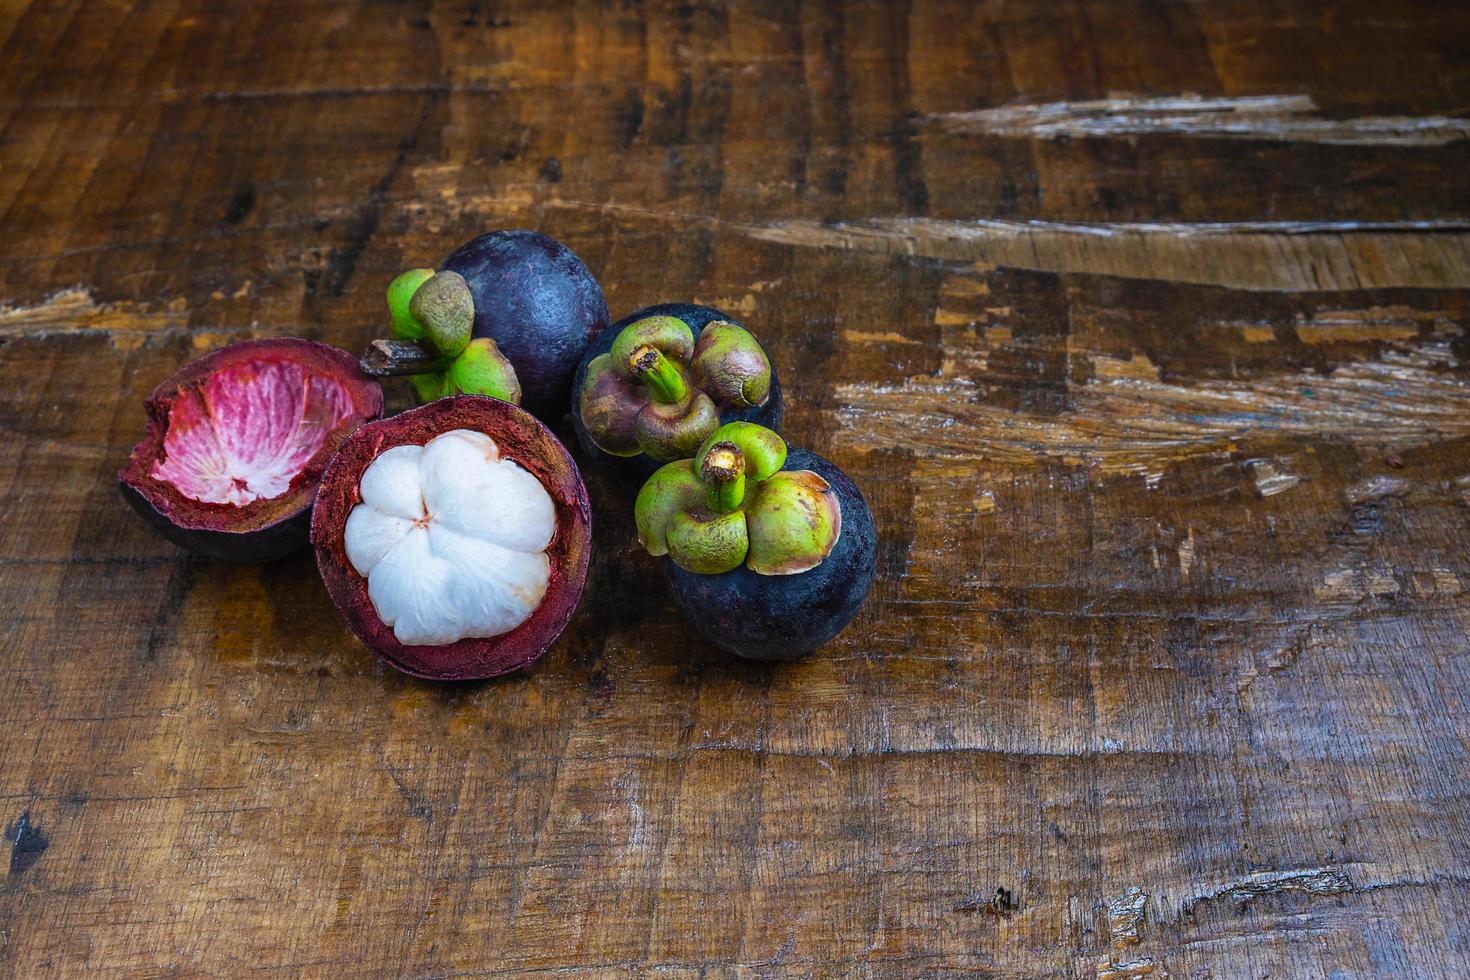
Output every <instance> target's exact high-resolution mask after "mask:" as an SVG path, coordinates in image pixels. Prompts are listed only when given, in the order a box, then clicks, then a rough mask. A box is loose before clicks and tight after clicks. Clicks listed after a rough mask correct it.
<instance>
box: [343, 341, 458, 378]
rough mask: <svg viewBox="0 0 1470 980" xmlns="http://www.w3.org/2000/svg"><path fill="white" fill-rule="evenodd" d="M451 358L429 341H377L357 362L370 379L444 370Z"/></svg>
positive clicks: (369, 346) (370, 345)
mask: <svg viewBox="0 0 1470 980" xmlns="http://www.w3.org/2000/svg"><path fill="white" fill-rule="evenodd" d="M450 360H451V359H450V358H447V357H444V356H443V355H441V354H440V353H439V352H438V351H436V350H434V349H433V348H432V347H430V346H429V345H428V344H423V343H420V342H418V341H416V340H375V341H373V342H372V343H371V344H369V345H368V349H367V353H365V354H363V355H362V358H361V359H360V360H359V361H358V362H357V364H358V366H359V367H361V368H362V373H363V374H365V375H367V376H368V377H370V378H391V377H395V376H397V375H401V374H427V373H428V372H430V371H443V370H444V369H445V368H447V367H448V366H449V363H450Z"/></svg>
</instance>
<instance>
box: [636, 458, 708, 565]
mask: <svg viewBox="0 0 1470 980" xmlns="http://www.w3.org/2000/svg"><path fill="white" fill-rule="evenodd" d="M703 500H704V484H703V483H701V482H700V480H699V476H698V474H696V473H695V472H694V461H693V460H692V459H680V460H676V461H674V462H672V463H668V464H666V465H664V466H661V467H659V469H658V470H657V471H656V472H655V473H654V474H653V476H650V477H649V478H648V482H647V483H645V484H643V488H642V489H641V490H639V491H638V499H637V500H636V501H634V502H633V520H634V523H635V524H637V526H638V543H639V544H641V545H643V547H644V548H645V549H647V550H648V553H649V554H650V555H655V556H657V555H666V554H668V553H669V549H668V544H667V535H668V527H669V522H670V520H671V519H672V518H673V516H674V515H675V514H677V513H679V512H681V511H686V510H689V509H692V508H694V507H698V506H699V505H700V504H701V503H702V502H703Z"/></svg>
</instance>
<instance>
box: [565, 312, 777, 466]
mask: <svg viewBox="0 0 1470 980" xmlns="http://www.w3.org/2000/svg"><path fill="white" fill-rule="evenodd" d="M770 388H771V365H770V361H769V359H768V358H767V357H766V353H765V351H764V350H763V349H762V348H761V345H760V343H759V342H758V341H757V340H756V339H755V337H754V336H752V335H751V333H750V332H749V331H748V330H746V329H745V328H744V327H741V326H739V325H738V324H734V323H726V322H723V321H720V322H715V323H710V324H708V325H707V326H706V327H705V328H704V330H703V332H701V333H700V335H699V339H698V342H696V341H695V338H694V331H693V330H692V329H691V328H690V327H689V324H687V323H685V322H684V321H683V320H681V319H679V318H678V317H673V316H648V317H643V318H642V319H641V320H635V321H634V322H633V323H630V324H628V326H626V327H624V328H623V329H622V330H620V331H619V332H618V335H617V336H616V337H614V338H613V342H612V346H611V347H610V348H609V350H608V352H607V353H606V354H602V355H600V356H598V357H595V358H593V359H592V362H591V363H590V364H589V365H588V366H587V376H586V380H585V381H584V382H583V385H582V388H581V390H580V391H579V392H578V409H577V410H578V413H579V414H580V415H581V418H582V424H583V425H584V426H585V427H586V429H587V433H588V435H590V436H591V437H592V440H593V442H595V443H597V445H598V446H599V447H601V448H602V450H603V451H604V452H607V453H610V454H612V455H614V456H636V455H638V454H639V453H646V454H647V455H648V456H650V457H652V458H653V459H656V460H673V459H681V458H683V457H686V456H689V455H690V454H691V453H692V451H693V448H694V446H696V445H698V444H699V443H700V442H702V441H704V440H705V439H706V438H707V437H708V436H709V434H710V433H711V432H713V431H714V430H715V428H716V427H717V426H718V425H719V418H720V413H721V412H722V411H724V410H728V409H742V408H751V407H754V406H758V405H763V404H765V403H766V401H767V400H768V399H769V398H770Z"/></svg>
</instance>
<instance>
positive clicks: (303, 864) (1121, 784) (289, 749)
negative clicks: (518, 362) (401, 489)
mask: <svg viewBox="0 0 1470 980" xmlns="http://www.w3.org/2000/svg"><path fill="white" fill-rule="evenodd" d="M1467 51H1470V6H1467V5H1464V4H1449V3H1439V2H1433V0H1423V2H1408V3H1391V4H1384V3H1372V2H1363V0H1342V2H1338V3H1333V4H1319V3H1313V2H1309V0H1280V2H1274V3H1269V4H1268V3H1247V2H1242V0H1217V2H1210V3H1205V2H1197V3H1162V2H1153V0H1114V2H1102V0H1070V2H1054V0H1029V2H1028V0H986V2H981V3H971V2H961V0H955V2H943V0H911V2H894V3H876V2H869V3H852V4H844V3H841V2H837V0H829V2H819V0H810V2H805V3H800V4H795V3H786V2H776V0H771V2H767V3H754V2H752V3H738V4H730V5H729V6H726V5H724V4H722V3H718V2H708V3H705V2H701V3H691V4H684V5H672V4H661V3H654V2H647V3H638V2H626V3H620V4H607V5H602V4H598V3H594V2H582V3H577V4H574V5H566V6H562V5H557V6H555V7H547V6H545V5H543V4H542V3H539V2H535V0H527V2H523V3H505V4H489V3H479V2H469V0H460V2H447V3H442V4H432V5H431V4H428V3H417V2H401V3H390V2H359V3H327V2H320V0H318V2H286V0H279V2H258V3H257V2H246V0H225V2H221V0H209V2H205V0H158V2H147V3H141V2H140V3H130V2H125V0H115V2H96V0H45V2H43V0H36V2H33V3H26V2H22V0H4V2H0V66H3V69H0V423H3V432H4V438H3V440H0V651H3V658H0V823H3V824H4V825H5V827H6V843H5V850H6V851H8V869H7V870H6V871H5V876H4V877H3V878H0V974H8V975H14V976H24V977H46V976H61V975H76V974H80V973H83V972H89V971H91V972H96V973H108V974H132V975H144V974H146V975H154V974H170V975H172V974H183V975H193V974H214V975H221V974H223V975H243V974H247V973H256V972H260V973H265V974H273V975H293V974H298V973H307V974H314V975H321V976H343V975H363V976H393V975H400V974H401V975H411V976H448V975H456V976H458V975H495V974H499V973H507V974H517V973H534V972H540V971H556V970H567V971H572V972H578V973H587V974H590V975H598V974H605V975H614V974H622V973H625V972H627V971H629V970H631V971H635V972H643V971H653V970H658V971H660V972H661V973H666V974H669V975H675V976H682V975H689V976H694V975H707V974H716V975H719V974H725V973H742V974H748V975H811V974H816V975H830V974H857V975H874V976H895V975H919V974H922V975H933V976H943V975H958V974H968V973H982V974H983V973H992V974H995V975H1002V976H1042V975H1047V976H1080V977H1098V978H1125V977H1126V978H1141V977H1164V976H1173V977H1227V976H1252V977H1264V976H1272V977H1298V976H1327V975H1332V976H1355V977H1356V976H1373V975H1379V976H1464V975H1466V974H1467V972H1470V932H1467V926H1466V923H1467V922H1470V640H1467V628H1470V366H1467V358H1470V333H1467V331H1470V182H1467V181H1466V179H1465V175H1466V174H1467V173H1470V57H1467ZM508 226H530V227H536V228H539V229H541V230H543V231H545V232H547V233H549V234H552V235H555V236H557V237H559V238H562V239H564V240H565V241H567V242H568V243H570V244H571V245H572V246H573V247H574V248H575V249H576V250H577V251H578V252H579V253H580V254H581V255H582V256H583V257H584V258H585V259H586V260H587V262H588V264H589V265H590V267H591V268H592V269H593V270H594V272H595V273H596V274H597V275H598V276H599V277H600V279H601V281H602V282H603V284H604V286H605V289H606V292H607V296H608V300H609V304H610V306H611V307H612V309H613V312H614V315H621V314H622V313H625V312H628V311H629V310H631V309H632V308H634V307H636V306H639V305H642V304H645V303H650V302H655V301H660V300H696V301H699V302H706V303H712V304H716V305H719V306H721V307H724V308H725V309H727V310H729V311H730V312H731V313H734V314H736V315H739V316H741V317H742V318H744V319H745V320H746V321H747V322H749V323H750V324H751V325H752V326H753V327H754V328H756V329H757V330H758V331H759V332H760V333H761V335H762V336H763V337H764V338H765V339H766V341H767V344H768V346H769V347H770V349H771V350H772V352H773V354H774V356H775V357H776V358H777V359H778V362H779V363H780V365H781V370H782V375H783V378H784V379H785V380H786V382H787V384H788V389H787V392H788V402H789V416H788V420H789V426H788V430H787V434H788V436H789V438H791V439H792V441H794V442H797V443H799V444H805V445H808V446H811V447H813V448H815V449H817V450H819V451H821V452H823V453H825V454H828V455H830V456H831V457H832V458H834V459H835V460H837V461H838V462H839V463H840V464H841V465H843V466H844V467H845V468H847V469H848V470H849V472H850V473H851V474H852V475H853V476H854V478H855V479H856V480H857V482H858V483H859V484H860V485H861V486H862V487H863V488H864V490H865V492H866V493H867V495H868V498H869V500H870V502H871V503H872V505H873V508H874V511H875V515H876V517H877V521H878V524H879V526H880V530H881V533H882V535H883V545H882V549H881V556H880V580H879V582H878V584H877V586H876V587H875V590H874V594H873V596H872V598H871V601H870V603H869V605H868V606H867V607H866V609H865V611H864V612H863V614H862V615H861V616H860V617H859V619H858V620H857V621H856V623H855V624H854V625H853V626H852V627H851V628H850V630H849V631H848V632H847V633H845V634H844V635H843V636H842V637H841V638H840V639H839V640H838V641H836V642H835V643H833V644H832V645H831V646H830V647H829V648H828V649H826V650H825V651H823V652H822V653H820V654H818V655H816V656H813V657H812V658H810V659H808V660H806V661H804V662H801V663H796V664H790V665H785V666H778V667H765V666H757V665H749V664H743V663H738V662H733V661H731V660H730V659H727V658H725V657H723V656H721V655H719V654H717V653H716V652H715V651H713V650H711V649H710V648H708V647H707V646H705V645H704V644H702V643H701V642H700V641H699V640H698V639H697V638H696V637H695V635H694V634H693V633H692V632H691V631H690V630H689V629H687V628H686V627H685V626H684V625H683V624H682V623H681V622H680V621H679V620H678V618H677V617H676V615H675V614H674V613H673V611H672V609H671V607H670V605H669V603H668V602H667V601H666V600H665V599H664V598H663V595H662V592H661V588H660V587H659V585H658V580H657V579H656V577H655V573H654V566H653V565H652V563H651V562H650V561H649V560H648V559H646V558H644V557H642V556H641V555H640V554H639V553H638V551H637V549H636V547H635V545H634V543H633V540H632V534H631V528H630V524H631V522H630V520H629V514H628V503H629V502H628V499H627V497H626V496H623V495H620V494H619V492H617V491H616V490H615V489H614V488H613V487H611V486H610V485H608V484H606V483H604V482H601V481H597V480H593V481H592V482H591V489H592V492H593V495H594V499H595V501H596V516H597V546H598V553H597V557H596V561H595V565H594V569H593V573H592V577H591V580H590V582H589V588H588V591H587V594H586V596H585V598H584V601H583V604H582V607H581V610H580V612H579V614H578V615H577V617H576V619H575V620H574V621H573V623H572V626H571V627H570V629H569V630H568V632H567V634H566V635H565V637H564V638H563V639H562V641H561V642H559V643H558V644H557V646H556V647H555V648H554V649H553V650H552V651H551V653H550V654H549V655H548V656H547V658H546V659H545V660H544V661H543V662H542V663H541V665H540V666H539V667H538V668H537V669H536V670H535V671H534V672H533V673H531V674H530V675H529V676H522V677H517V678H512V679H508V680H504V681H500V682H492V683H484V684H471V685H461V686H443V685H434V684H427V683H419V682H415V681H413V680H410V679H407V678H404V677H400V676H397V675H396V674H393V673H390V672H387V671H385V670H384V669H382V668H381V667H378V666H377V665H375V663H374V662H373V660H372V659H371V657H370V656H369V655H368V654H367V653H366V652H365V651H364V650H363V649H362V648H361V647H359V646H358V645H357V643H356V642H354V640H353V639H352V637H351V636H350V635H349V633H348V631H347V629H346V628H345V627H344V626H343V625H342V624H341V623H340V621H339V620H338V619H337V617H336V616H335V614H334V612H333V610H332V608H331V606H330V603H329V602H328V600H327V598H326V596H325V594H324V592H323V590H322V589H321V588H320V585H319V582H318V579H317V575H316V571H315V569H314V567H313V564H312V561H311V559H310V557H309V556H305V555H303V556H300V557H296V558H292V559H288V560H284V561H281V562H279V563H276V564H273V565H269V566H265V567H226V566H222V565H216V564H210V563H207V562H203V561H198V560H193V559H190V558H188V557H186V556H184V555H182V554H181V553H179V552H177V551H175V550H174V549H173V548H172V547H170V546H169V545H167V544H166V543H165V542H163V541H162V540H160V539H159V538H157V537H155V536H153V535H152V534H150V533H149V532H148V531H147V530H146V529H145V528H144V527H143V525H142V524H141V522H140V521H138V520H137V519H136V518H135V517H134V516H133V515H132V514H131V513H130V512H128V511H126V510H125V508H124V507H123V505H122V504H121V502H120V501H119V499H118V497H117V494H116V492H115V489H114V485H113V476H112V475H113V473H114V472H115V470H116V469H117V467H118V466H119V465H120V463H121V461H122V460H123V458H124V457H125V455H126V452H127V450H128V448H129V447H130V446H131V444H132V443H133V441H134V440H135V439H136V438H137V437H138V435H139V434H140V432H141V429H142V424H143V414H142V401H143V398H144V395H145V394H146V392H147V391H148V390H149V389H150V388H151V387H152V386H153V385H154V384H155V383H156V382H158V381H159V380H160V379H161V378H162V377H164V376H165V375H166V374H167V373H169V372H170V371H171V370H173V369H174V368H175V367H176V366H177V365H179V364H180V363H182V362H183V361H185V360H186V359H188V358H190V357H193V356H196V355H197V354H199V353H200V352H202V351H204V350H207V349H211V348H214V347H217V346H219V345H222V344H224V343H227V342H230V341H233V340H237V339H240V338H245V337H253V336H268V335H302V336H307V337H312V338H316V339H321V340H325V341H329V342H333V343H337V344H339V345H342V346H344V347H348V348H356V347H359V346H360V345H361V344H362V343H363V342H364V340H365V339H366V338H368V337H369V336H370V335H372V334H373V333H374V332H375V331H376V330H377V329H378V327H379V326H381V323H382V310H381V306H380V304H381V290H382V287H383V285H384V284H385V282H386V281H387V279H388V278H389V277H390V276H391V275H393V274H394V273H396V272H397V271H398V270H400V269H401V268H403V267H406V266H409V265H417V264H423V263H425V262H432V261H435V260H437V259H438V258H439V257H440V256H442V255H443V254H444V253H445V252H447V251H448V250H449V249H450V248H452V247H453V246H454V245H456V244H458V243H459V242H460V241H462V240H465V239H467V238H469V237H471V236H472V235H474V234H476V233H478V232H480V231H482V230H486V229H490V228H496V227H508ZM396 397H397V398H398V400H399V402H400V404H401V403H402V393H401V392H399V393H398V394H397V396H396ZM0 865H4V858H3V857H0Z"/></svg>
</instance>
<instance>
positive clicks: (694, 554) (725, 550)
mask: <svg viewBox="0 0 1470 980" xmlns="http://www.w3.org/2000/svg"><path fill="white" fill-rule="evenodd" d="M747 548H748V542H747V539H746V531H745V515H744V514H742V513H741V512H740V511H738V510H737V511H732V512H730V513H728V514H714V513H711V512H710V511H708V510H705V509H703V508H698V509H695V510H680V511H675V512H674V515H673V517H672V518H671V519H670V520H669V526H668V549H669V557H670V558H672V559H673V560H674V564H676V565H678V566H679V567H680V568H682V569H684V570H685V571H687V572H695V573H697V574H699V575H719V574H720V573H721V572H728V571H730V570H731V569H733V568H739V567H740V563H741V562H743V561H744V560H745V553H746V550H747Z"/></svg>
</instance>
